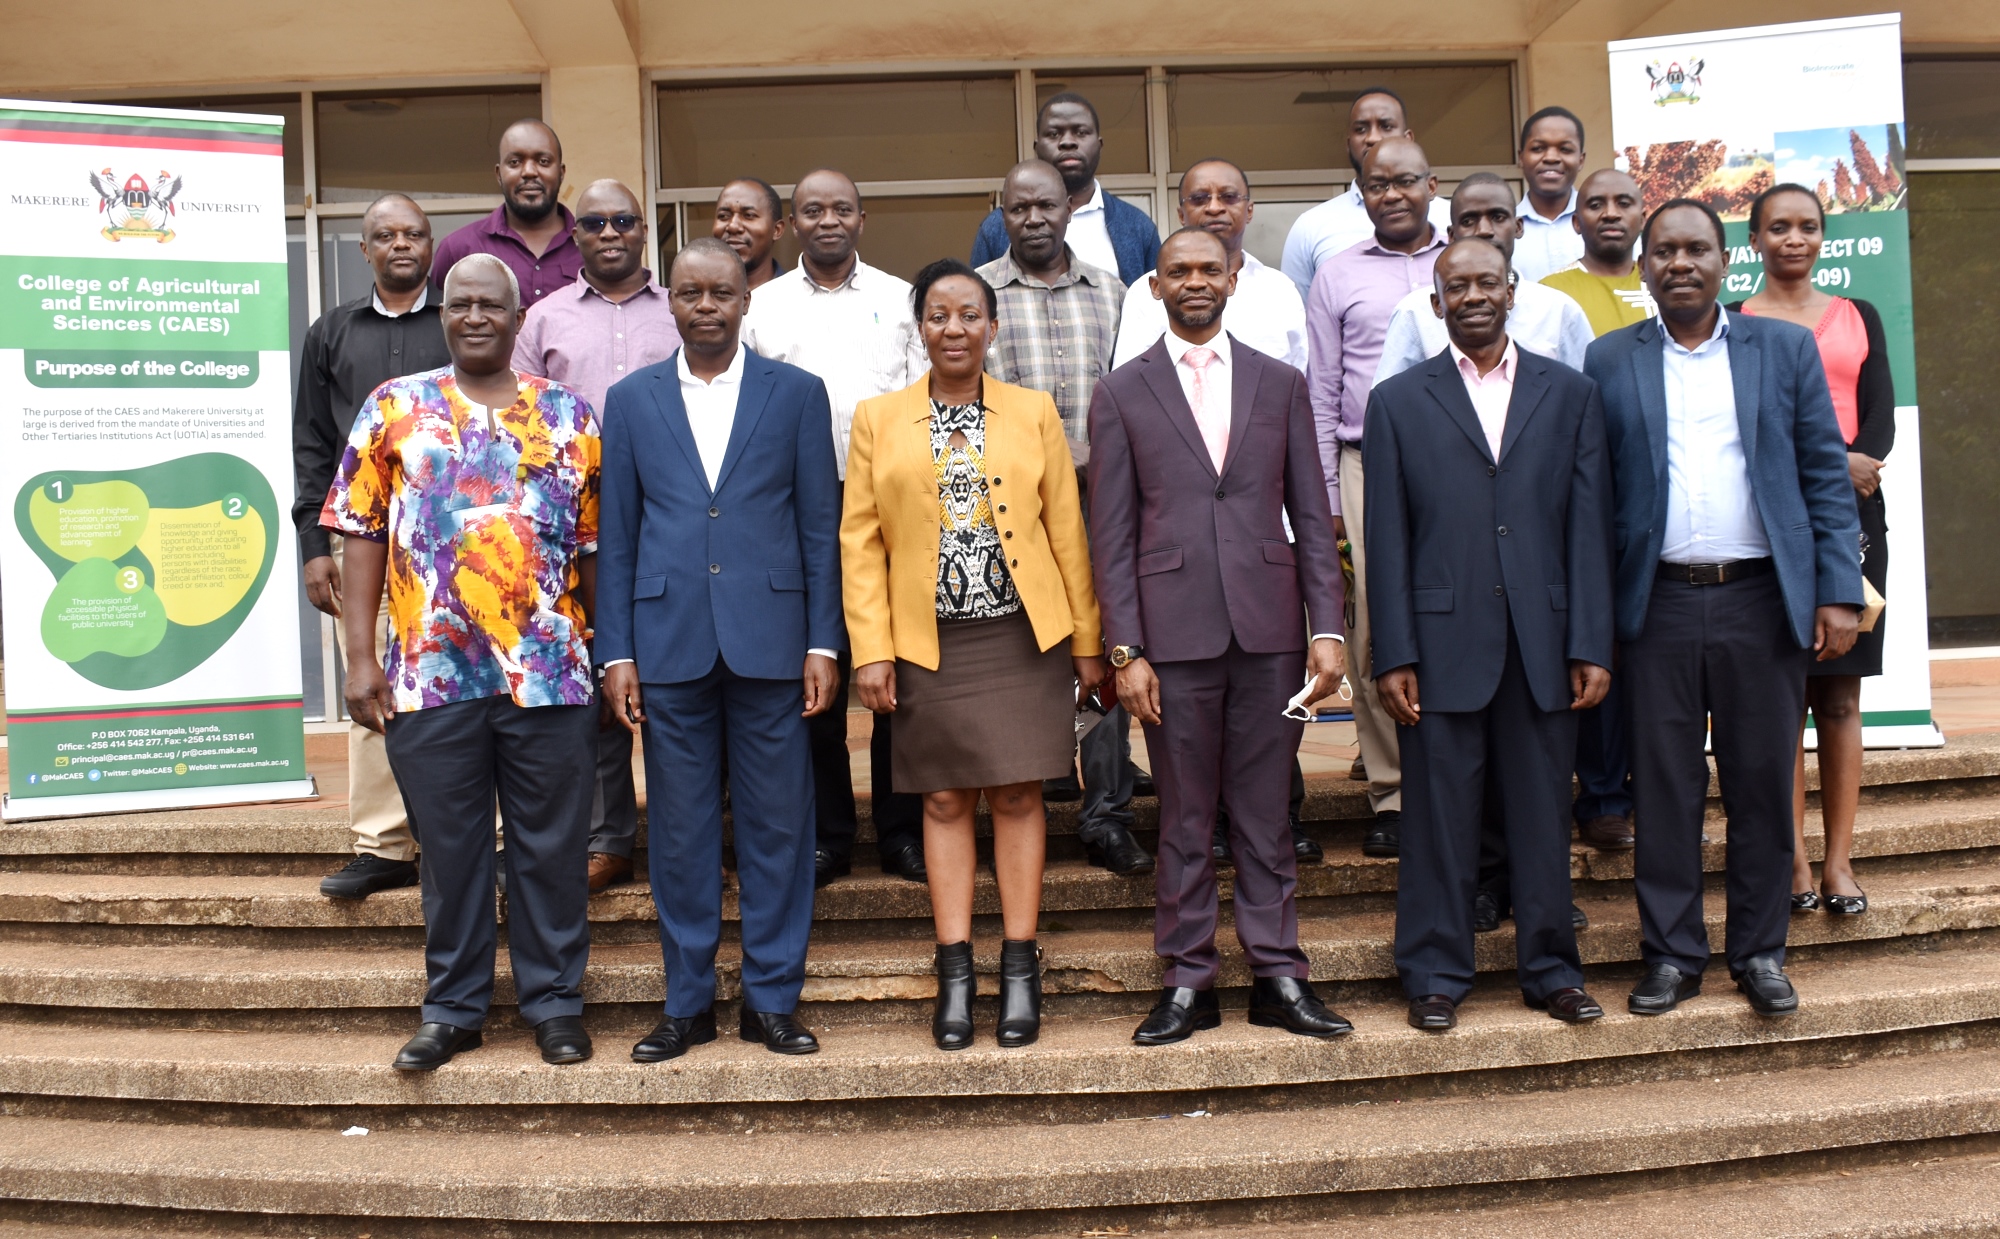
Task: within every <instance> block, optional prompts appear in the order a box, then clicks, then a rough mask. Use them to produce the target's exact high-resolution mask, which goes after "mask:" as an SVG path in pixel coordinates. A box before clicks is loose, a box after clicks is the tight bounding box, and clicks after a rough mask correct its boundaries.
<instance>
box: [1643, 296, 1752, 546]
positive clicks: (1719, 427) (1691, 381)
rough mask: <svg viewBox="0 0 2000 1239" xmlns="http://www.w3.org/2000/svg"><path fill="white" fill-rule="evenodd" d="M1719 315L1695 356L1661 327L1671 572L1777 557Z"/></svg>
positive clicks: (1719, 312)
mask: <svg viewBox="0 0 2000 1239" xmlns="http://www.w3.org/2000/svg"><path fill="white" fill-rule="evenodd" d="M1715 313H1716V319H1715V333H1714V334H1713V335H1711V336H1709V338H1708V339H1706V340H1704V341H1702V343H1701V347H1699V348H1696V349H1693V350H1692V351H1690V350H1688V349H1685V348H1682V347H1681V346H1680V345H1679V344H1678V343H1676V342H1675V340H1674V338H1673V336H1672V335H1671V334H1669V333H1668V331H1667V325H1666V323H1665V322H1664V321H1660V320H1655V321H1659V326H1660V334H1661V336H1663V337H1664V338H1665V342H1666V343H1665V348H1664V349H1663V350H1662V362H1663V365H1664V367H1665V371H1666V384H1667V528H1666V535H1665V538H1664V540H1663V541H1662V543H1661V545H1660V558H1661V559H1663V560H1665V561H1666V562H1668V563H1670V564H1723V563H1729V562H1730V561H1732V560H1737V559H1763V558H1764V557H1766V556H1768V555H1769V554H1770V553H1771V543H1770V540H1769V539H1768V538H1766V537H1765V536H1764V518H1763V517H1762V516H1760V515H1758V513H1757V496H1756V494H1755V492H1753V491H1752V490H1751V487H1750V466H1749V462H1748V461H1747V460H1745V458H1744V456H1743V432H1742V430H1741V428H1740V427H1739V426H1738V425H1737V422H1736V385H1735V379H1734V376H1733V375H1732V374H1731V373H1730V369H1729V311H1727V310H1725V309H1723V308H1722V307H1720V306H1717V307H1716V311H1715Z"/></svg>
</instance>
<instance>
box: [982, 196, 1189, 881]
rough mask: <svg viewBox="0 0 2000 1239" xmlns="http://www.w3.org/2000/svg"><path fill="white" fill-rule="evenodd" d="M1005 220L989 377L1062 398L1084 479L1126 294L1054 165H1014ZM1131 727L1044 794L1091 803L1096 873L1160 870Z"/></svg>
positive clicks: (1087, 753)
mask: <svg viewBox="0 0 2000 1239" xmlns="http://www.w3.org/2000/svg"><path fill="white" fill-rule="evenodd" d="M1000 218H1001V223H1002V224H1004V225H1005V226H1006V229H1007V252H1006V253H1004V254H1002V255H1000V257H998V258H996V259H994V260H993V261H992V262H989V263H987V264H986V265H985V266H982V267H980V268H979V274H980V275H981V276H982V277H984V278H985V280H986V282H987V283H988V284H991V285H992V286H993V289H994V291H995V292H996V293H998V294H999V298H1000V315H999V326H1000V333H999V336H998V338H997V339H996V340H995V341H994V343H993V347H992V348H991V349H988V350H987V353H986V370H987V373H989V374H991V375H992V376H993V377H994V378H996V379H999V380H1001V381H1002V382H1005V383H1014V384H1018V385H1019V386H1022V387H1032V388H1035V389H1037V390H1039V391H1045V392H1047V393H1049V395H1050V396H1052V397H1054V399H1055V402H1056V411H1057V412H1058V413H1060V414H1062V419H1063V430H1064V432H1065V433H1066V434H1067V435H1068V436H1069V446H1070V453H1071V455H1073V456H1074V457H1075V458H1076V463H1077V468H1078V470H1079V471H1081V469H1082V468H1083V465H1084V464H1085V463H1086V462H1087V461H1088V460H1089V458H1090V431H1089V416H1090V397H1091V393H1092V392H1094V391H1096V390H1097V380H1098V379H1100V378H1102V377H1103V376H1104V375H1105V373H1106V372H1107V371H1109V370H1110V369H1111V350H1112V346H1113V345H1114V344H1115V343H1116V342H1117V339H1118V313H1119V310H1120V308H1121V307H1122V306H1123V305H1124V303H1125V285H1124V284H1123V283H1121V282H1120V281H1119V279H1118V277H1117V276H1116V275H1113V274H1112V273H1111V272H1109V271H1104V270H1100V269H1099V268H1097V267H1093V266H1091V265H1090V264H1089V263H1086V262H1081V261H1079V260H1078V259H1077V256H1076V254H1075V252H1074V251H1072V250H1071V249H1070V247H1069V245H1068V243H1067V242H1066V241H1065V239H1064V238H1065V234H1066V233H1067V232H1068V230H1069V221H1070V203H1069V193H1068V191H1067V190H1066V189H1065V188H1064V187H1063V179H1062V174H1061V173H1060V172H1058V171H1056V169H1055V166H1054V165H1053V164H1048V163H1044V162H1043V161H1041V160H1039V159H1030V160H1027V161H1026V162H1024V163H1018V164H1016V165H1014V168H1013V170H1012V171H1010V172H1008V173H1007V181H1006V184H1005V185H1003V186H1002V187H1001V190H1000ZM1078 489H1079V491H1081V490H1082V479H1081V478H1079V479H1078ZM1131 728H1132V724H1131V721H1130V720H1129V719H1128V718H1126V716H1125V711H1124V710H1122V709H1113V710H1112V711H1111V712H1110V713H1109V714H1108V715H1106V717H1105V719H1104V721H1103V722H1101V723H1099V724H1098V725H1097V726H1096V727H1094V728H1092V729H1091V730H1090V732H1089V733H1088V734H1086V735H1085V736H1084V738H1083V743H1082V744H1081V746H1080V748H1081V752H1082V758H1083V782H1082V786H1081V787H1080V788H1079V787H1078V786H1077V785H1076V784H1075V783H1074V782H1073V781H1071V780H1069V779H1054V780H1050V782H1049V784H1048V785H1046V786H1045V787H1044V789H1043V791H1044V794H1045V795H1046V796H1048V798H1049V799H1051V800H1074V799H1076V798H1077V797H1078V796H1079V795H1081V796H1082V797H1083V814H1082V819H1081V821H1080V822H1079V823H1078V825H1077V836H1078V837H1079V838H1080V839H1081V840H1082V841H1083V843H1084V846H1085V847H1086V848H1087V849H1088V851H1089V854H1090V859H1091V862H1092V863H1093V864H1097V865H1101V866H1103V867H1104V868H1106V869H1109V870H1110V871H1111V872H1113V873H1118V874H1134V873H1147V872H1150V871H1151V870H1152V868H1153V858H1152V857H1151V856H1148V855H1147V854H1146V850H1145V849H1144V848H1142V847H1140V846H1139V843H1138V841H1137V840H1135V839H1134V838H1133V837H1132V809H1131V802H1132V796H1133V789H1134V786H1135V780H1137V779H1140V778H1144V777H1145V776H1144V775H1143V774H1142V773H1141V772H1140V771H1138V770H1136V769H1134V767H1133V766H1132V757H1131V754H1132V742H1131ZM1149 781H1150V780H1149Z"/></svg>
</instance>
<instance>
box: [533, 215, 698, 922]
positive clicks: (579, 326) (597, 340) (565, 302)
mask: <svg viewBox="0 0 2000 1239" xmlns="http://www.w3.org/2000/svg"><path fill="white" fill-rule="evenodd" d="M570 237H571V239H572V240H573V241H574V242H575V243H576V248H577V250H578V251H579V252H580V253H581V254H582V255H583V271H582V273H581V274H580V275H578V276H577V278H576V280H575V281H574V282H573V283H571V284H569V285H566V286H565V287H563V288H561V289H558V290H557V291H555V292H553V293H551V294H549V295H548V296H547V297H545V298H543V299H542V300H541V302H540V303H538V304H537V305H535V306H534V307H533V308H532V309H530V310H529V311H528V317H527V321H526V322H524V323H522V325H521V334H520V335H519V336H518V337H516V338H515V342H514V368H515V369H516V370H520V371H522V372H524V373H527V374H533V375H539V376H541V377H543V378H549V379H554V380H556V381H557V382H558V383H561V384H563V385H564V386H565V387H568V388H569V389H570V390H571V391H574V392H576V393H577V394H579V395H581V396H582V397H583V398H584V400H585V401H586V402H587V403H588V404H589V405H590V407H591V409H592V410H593V411H596V412H599V413H601V412H602V411H603V409H604V397H605V393H606V392H608V391H609V390H610V389H611V385H612V384H613V383H616V382H617V381H618V380H620V379H622V378H624V377H625V376H626V375H628V374H634V373H637V372H638V371H640V370H643V369H645V368H646V367H647V366H650V365H653V364H654V363H656V362H661V361H665V360H666V359H667V358H669V357H672V356H673V355H674V350H675V349H677V348H679V347H680V345H681V333H680V331H679V329H678V328H676V327H675V326H674V315H673V310H672V308H671V307H670V305H669V303H668V301H667V293H666V290H665V289H663V288H661V287H660V285H659V284H658V282H656V281H655V280H654V279H653V273H652V272H651V271H648V270H647V269H646V267H645V265H644V264H645V256H646V219H645V215H644V213H643V212H642V210H641V208H640V206H639V199H638V198H637V197H636V196H634V194H633V193H632V191H631V190H629V189H627V188H625V186H623V185H621V184H619V183H618V182H617V181H596V182H593V183H592V184H591V185H590V186H589V187H588V188H586V189H585V190H584V191H583V193H582V195H581V196H579V197H578V198H577V200H576V225H575V227H574V228H572V229H571V230H570ZM597 740H598V744H597V792H596V795H595V796H594V797H593V798H592V800H591V809H590V889H591V890H593V891H601V890H603V889H604V888H605V887H607V886H611V885H614V884H616V883H619V882H624V881H628V880H630V878H631V876H632V845H633V840H634V838H635V837H636V835H637V833H638V829H639V801H638V796H637V793H636V791H635V789H634V787H633V784H632V733H631V732H630V731H628V730H626V729H625V728H624V727H623V726H621V725H620V724H619V723H618V722H617V721H616V720H614V719H610V718H608V717H607V718H604V719H602V720H600V725H599V728H598V732H597Z"/></svg>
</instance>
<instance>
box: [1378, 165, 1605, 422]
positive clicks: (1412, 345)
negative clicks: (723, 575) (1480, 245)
mask: <svg viewBox="0 0 2000 1239" xmlns="http://www.w3.org/2000/svg"><path fill="white" fill-rule="evenodd" d="M1520 235H1521V220H1520V218H1519V217H1518V216H1517V215H1515V214H1514V196H1513V195H1512V194H1510V193H1509V192H1507V183H1506V182H1505V181H1503V180H1501V179H1500V178H1499V177H1497V176H1495V175H1493V174H1492V173H1491V172H1475V173H1473V174H1472V175H1471V176H1468V177H1466V178H1465V179H1464V180H1462V181H1460V182H1459V183H1458V188H1457V189H1456V190H1454V191H1453V192H1452V195H1451V239H1452V240H1454V241H1459V240H1463V239H1465V238H1466V237H1478V238H1480V239H1481V240H1485V241H1491V242H1492V243H1493V244H1495V245H1497V246H1499V247H1500V252H1501V253H1503V254H1505V255H1507V258H1508V261H1509V262H1510V263H1511V262H1512V261H1513V259H1514V256H1515V254H1516V252H1517V251H1516V248H1515V247H1516V243H1517V240H1518V238H1519V237H1520ZM1443 308H1444V306H1443V302H1442V301H1440V300H1438V299H1437V298H1436V297H1435V296H1434V294H1433V291H1432V290H1431V289H1428V288H1418V289H1413V290H1411V292H1410V294H1409V296H1407V297H1404V298H1403V299H1402V300H1401V301H1399V302H1397V303H1396V308H1395V310H1394V312H1392V313H1391V314H1390V315H1389V334H1388V336H1387V337H1385V338H1384V339H1383V342H1382V361H1381V363H1380V364H1378V365H1377V366H1376V367H1375V384H1376V386H1378V387H1379V386H1381V384H1382V381H1383V380H1384V379H1387V378H1389V377H1390V376H1392V375H1397V374H1401V373H1402V372H1403V371H1405V370H1408V369H1409V368H1410V367H1412V366H1414V365H1416V364H1417V363H1419V362H1421V361H1424V360H1426V359H1428V358H1431V357H1435V356H1437V355H1438V354H1439V353H1441V352H1443V351H1444V350H1445V348H1446V346H1447V345H1449V343H1450V340H1449V339H1448V338H1447V333H1446V330H1445V320H1444V317H1443ZM1507 334H1508V337H1509V338H1510V339H1512V340H1513V342H1514V343H1515V344H1517V345H1519V346H1520V347H1521V348H1524V349H1526V350H1528V351H1529V352H1531V353H1539V354H1541V355H1542V356H1544V357H1548V358H1552V359H1553V360H1556V361H1559V362H1561V363H1562V364H1563V365H1565V366H1568V367H1569V368H1570V369H1572V370H1581V369H1583V354H1584V350H1586V349H1588V348H1589V347H1590V342H1591V340H1593V339H1595V338H1596V337H1595V336H1593V335H1592V334H1591V330H1590V317H1589V315H1587V314H1585V313H1584V312H1583V307H1582V306H1580V305H1578V304H1577V303H1576V302H1575V301H1573V300H1571V299H1570V297H1569V296H1568V295H1566V294H1564V293H1560V292H1557V291H1556V290H1555V289H1553V288H1549V287H1546V286H1545V285H1542V284H1535V283H1530V282H1529V281H1528V280H1527V279H1526V278H1524V277H1521V276H1520V275H1519V273H1518V272H1516V273H1515V284H1514V305H1513V308H1512V309H1510V310H1509V311H1508V313H1507Z"/></svg>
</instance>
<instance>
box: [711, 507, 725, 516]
mask: <svg viewBox="0 0 2000 1239" xmlns="http://www.w3.org/2000/svg"><path fill="white" fill-rule="evenodd" d="M708 514H709V515H710V516H721V515H722V509H721V508H710V509H709V510H708Z"/></svg>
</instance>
